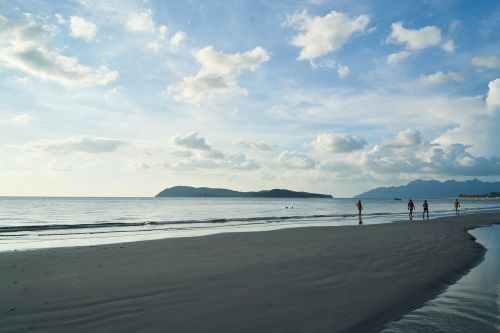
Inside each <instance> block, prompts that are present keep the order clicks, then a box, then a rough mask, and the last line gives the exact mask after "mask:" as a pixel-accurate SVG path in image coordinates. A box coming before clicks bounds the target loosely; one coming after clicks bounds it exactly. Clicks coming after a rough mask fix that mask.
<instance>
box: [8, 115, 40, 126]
mask: <svg viewBox="0 0 500 333" xmlns="http://www.w3.org/2000/svg"><path fill="white" fill-rule="evenodd" d="M33 119H34V117H33V116H30V115H29V114H18V115H17V116H14V117H12V118H10V120H11V121H12V122H13V123H16V124H22V125H25V124H27V123H29V122H30V121H32V120H33Z"/></svg>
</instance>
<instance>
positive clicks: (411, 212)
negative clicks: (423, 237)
mask: <svg viewBox="0 0 500 333" xmlns="http://www.w3.org/2000/svg"><path fill="white" fill-rule="evenodd" d="M414 209H415V204H414V203H413V201H412V200H411V199H410V201H408V210H409V211H410V212H409V213H408V217H409V218H410V220H413V210H414Z"/></svg>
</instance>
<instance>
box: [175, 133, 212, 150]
mask: <svg viewBox="0 0 500 333" xmlns="http://www.w3.org/2000/svg"><path fill="white" fill-rule="evenodd" d="M198 134H199V133H197V132H194V133H190V134H188V135H185V136H181V135H177V136H174V137H172V138H171V139H170V142H171V144H173V145H174V146H178V147H182V148H187V149H195V150H205V151H210V150H212V147H210V146H209V145H208V144H207V142H206V141H205V139H204V138H201V137H198Z"/></svg>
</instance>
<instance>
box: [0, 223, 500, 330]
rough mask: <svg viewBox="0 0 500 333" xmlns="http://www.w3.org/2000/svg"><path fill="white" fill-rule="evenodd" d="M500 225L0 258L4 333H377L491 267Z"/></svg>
mask: <svg viewBox="0 0 500 333" xmlns="http://www.w3.org/2000/svg"><path fill="white" fill-rule="evenodd" d="M497 222H500V214H485V215H476V216H460V217H452V218H444V219H439V220H431V221H425V222H422V221H417V220H414V221H413V222H408V221H406V222H401V223H393V224H382V225H362V226H346V227H311V228H300V229H286V230H277V231H265V232H254V233H232V234H220V235H213V236H204V237H196V238H180V239H164V240H157V241H146V242H137V243H126V244H116V245H104V246H95V247H82V248H64V249H49V250H36V251H28V252H13V253H1V254H0V273H1V283H0V332H25V331H35V332H217V333H220V332H273V333H275V332H329V333H331V332H370V331H377V330H379V329H380V328H381V327H382V325H383V324H384V323H385V322H387V321H389V320H393V319H396V318H397V317H398V316H400V315H402V314H403V313H406V312H408V311H409V310H411V309H413V308H415V307H418V306H420V305H422V303H423V302H425V301H426V300H428V299H429V298H431V297H433V296H435V295H436V294H437V293H438V292H440V291H442V290H443V289H444V288H445V287H446V285H448V284H450V283H453V282H454V281H456V280H457V279H458V278H459V277H460V275H461V274H465V273H466V272H467V271H468V269H469V268H471V267H472V266H474V265H476V264H477V263H479V262H480V260H481V259H482V256H483V253H484V249H483V247H482V246H481V245H479V244H477V243H475V242H474V241H473V239H472V236H470V235H469V234H467V233H466V230H467V229H470V228H474V227H477V226H481V225H488V224H491V223H497Z"/></svg>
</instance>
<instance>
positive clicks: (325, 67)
mask: <svg viewBox="0 0 500 333" xmlns="http://www.w3.org/2000/svg"><path fill="white" fill-rule="evenodd" d="M498 31H500V2H499V1H491V0H478V1H465V0H464V1H460V0H424V1H416V0H415V1H409V0H408V1H405V0H401V1H392V0H390V1H389V0H386V1H380V0H377V1H375V0H359V1H348V0H335V1H326V0H324V1H323V0H310V1H295V0H276V1H272V0H266V1H264V0H254V1H250V0H248V1H244V0H234V1H227V0H226V1H222V0H220V1H218V0H186V1H153V0H150V1H146V0H114V1H91V0H74V1H49V0H46V1H44V0H36V1H35V0H23V1H9V0H3V1H0V195H4V196H10V195H39V196H153V195H155V194H156V193H158V192H159V191H161V190H162V189H164V188H166V187H171V186H176V185H189V186H207V187H224V188H231V189H236V190H244V191H250V190H262V189H272V188H287V189H291V190H301V191H311V192H319V193H328V194H332V195H333V196H334V197H350V196H353V195H356V194H359V193H361V192H363V191H367V190H369V189H371V188H373V187H378V186H390V185H399V184H405V183H407V182H409V181H411V180H414V179H418V178H423V179H439V180H446V179H457V180H462V179H471V178H478V179H481V180H485V181H498V180H500V147H499V143H500V35H499V34H498Z"/></svg>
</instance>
